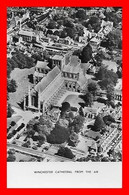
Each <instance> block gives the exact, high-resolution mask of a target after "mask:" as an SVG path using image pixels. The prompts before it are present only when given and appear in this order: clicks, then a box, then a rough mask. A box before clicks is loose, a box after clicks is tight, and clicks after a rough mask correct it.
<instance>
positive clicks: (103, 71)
mask: <svg viewBox="0 0 129 195" xmlns="http://www.w3.org/2000/svg"><path fill="white" fill-rule="evenodd" d="M95 76H96V79H98V80H101V81H100V82H99V85H100V86H101V88H102V89H107V87H108V85H110V84H112V85H114V86H115V85H116V83H117V80H118V76H117V74H116V73H115V72H113V71H112V70H108V69H107V67H106V66H101V67H100V69H99V71H98V72H97V73H96V75H95Z"/></svg>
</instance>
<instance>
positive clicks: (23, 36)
mask: <svg viewBox="0 0 129 195" xmlns="http://www.w3.org/2000/svg"><path fill="white" fill-rule="evenodd" d="M18 35H19V37H20V41H26V42H31V41H35V42H39V35H38V34H36V33H34V32H31V31H23V30H20V31H19V32H18Z"/></svg>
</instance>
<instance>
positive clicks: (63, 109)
mask: <svg viewBox="0 0 129 195" xmlns="http://www.w3.org/2000/svg"><path fill="white" fill-rule="evenodd" d="M68 110H70V104H69V103H68V102H63V103H62V107H61V116H63V115H64V114H65V112H67V111H68Z"/></svg>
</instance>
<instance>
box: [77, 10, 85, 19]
mask: <svg viewBox="0 0 129 195" xmlns="http://www.w3.org/2000/svg"><path fill="white" fill-rule="evenodd" d="M76 17H77V18H79V19H81V20H85V19H86V11H85V10H84V9H78V10H77V12H76Z"/></svg>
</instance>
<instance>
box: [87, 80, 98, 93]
mask: <svg viewBox="0 0 129 195" xmlns="http://www.w3.org/2000/svg"><path fill="white" fill-rule="evenodd" d="M98 90H99V85H98V84H97V83H96V82H95V81H91V82H89V83H88V91H89V92H90V93H91V94H92V95H93V96H95V95H96V93H97V92H98Z"/></svg>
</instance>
